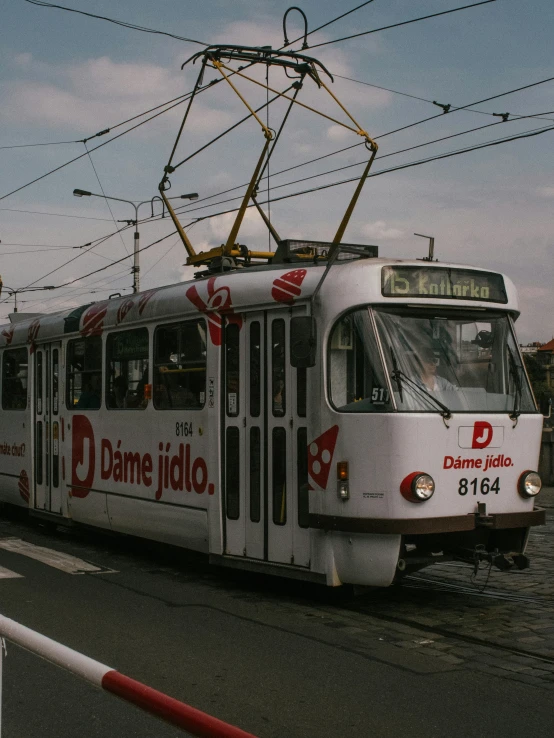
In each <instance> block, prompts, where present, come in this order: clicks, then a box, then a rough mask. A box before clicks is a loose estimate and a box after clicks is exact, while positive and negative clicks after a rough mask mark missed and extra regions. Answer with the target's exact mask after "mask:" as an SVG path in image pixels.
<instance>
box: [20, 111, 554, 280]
mask: <svg viewBox="0 0 554 738" xmlns="http://www.w3.org/2000/svg"><path fill="white" fill-rule="evenodd" d="M549 131H554V126H544V127H541V128H538V129H532V130H530V131H527V132H524V133H519V134H516V135H513V136H508V137H503V138H500V139H494V140H492V141H488V142H485V143H481V144H476V145H473V146H469V147H465V148H462V149H455V150H453V151H450V152H445V153H443V154H436V155H434V156H430V157H427V158H425V159H420V160H416V161H413V162H407V163H405V164H399V165H397V166H395V167H390V168H389V169H383V170H379V171H377V172H372V173H370V174H369V175H368V178H369V177H379V176H382V175H384V174H390V173H392V172H397V171H401V170H403V169H409V168H412V167H416V166H421V165H423V164H428V163H430V162H433V161H439V160H442V159H447V158H450V157H453V156H459V155H462V154H467V153H471V152H473V151H478V150H481V149H485V148H489V147H492V146H499V145H502V144H505V143H511V142H513V141H517V140H521V139H526V138H532V137H535V136H539V135H542V134H543V133H547V132H549ZM357 180H358V177H350V178H348V179H344V180H339V181H336V182H330V183H328V184H323V185H319V186H318V187H313V188H310V189H308V190H302V191H299V192H292V193H289V194H286V195H281V196H280V197H276V198H272V202H274V203H275V202H280V201H283V200H288V199H291V198H294V197H300V196H301V195H306V194H310V193H314V192H320V191H321V190H325V189H330V188H332V187H338V186H341V185H343V184H347V183H349V182H355V181H357ZM260 204H262V205H264V204H266V203H265V202H262V203H260ZM248 207H253V205H249V206H248ZM236 210H237V208H232V209H230V210H224V211H221V212H218V213H211V214H209V215H206V216H201V217H199V218H196V219H195V220H194V221H192V222H191V223H189V224H187V226H185V227H190V226H192V225H193V224H194V225H196V224H197V223H200V222H202V221H205V220H209V219H211V218H215V217H219V216H221V215H226V214H228V213H232V212H236ZM176 233H177V231H172V232H171V233H168V234H167V235H166V236H163V237H162V238H159V239H157V240H156V241H153V242H152V243H150V244H147V245H146V246H143V247H141V248H140V249H139V251H146V250H147V249H150V248H152V247H153V246H156V245H157V244H159V243H161V242H162V241H164V240H166V239H167V238H170V237H171V236H173V235H175V234H176ZM125 258H126V257H124V258H123V259H118V260H117V261H114V262H113V263H112V264H108V265H107V266H105V267H101V268H100V269H95V270H93V271H92V272H89V273H87V274H85V275H82V276H80V277H76V278H75V279H73V280H69V281H67V282H64V283H62V284H60V285H57V286H56V287H55V289H61V288H63V287H67V286H69V285H71V284H75V282H78V281H81V280H83V279H87V278H88V277H90V276H92V275H94V274H99V273H100V272H103V271H105V270H106V269H110V268H111V267H113V266H115V264H117V263H121V262H122V261H124V260H125ZM47 276H49V274H48V275H44V276H43V277H41V278H40V279H44V278H46V277H47ZM36 281H39V280H36ZM32 284H35V282H33V283H32ZM29 286H32V285H29Z"/></svg>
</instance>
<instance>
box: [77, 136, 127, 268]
mask: <svg viewBox="0 0 554 738" xmlns="http://www.w3.org/2000/svg"><path fill="white" fill-rule="evenodd" d="M83 143H84V146H85V150H86V152H87V154H88V158H89V160H90V165H91V167H92V170H93V172H94V174H95V176H96V180H97V182H98V185H99V187H100V191H101V192H102V195H103V196H104V200H105V202H106V205H107V206H108V210H109V211H110V215H111V216H112V220H113V222H114V225H115V227H116V229H117V232H118V234H119V238H120V240H121V243H122V244H123V248H124V250H125V253H126V254H127V256H129V257H130V254H129V250H128V248H127V246H126V245H125V241H124V240H123V236H122V235H121V231H120V230H119V229H118V225H117V221H116V219H115V216H114V214H113V211H112V208H111V206H110V202H109V200H108V198H107V197H106V193H105V192H104V188H103V186H102V182H101V181H100V177H99V176H98V172H97V171H96V167H95V166H94V162H93V161H92V156H91V155H90V151H89V150H88V146H87V144H86V142H83Z"/></svg>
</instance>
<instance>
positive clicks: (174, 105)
mask: <svg viewBox="0 0 554 738" xmlns="http://www.w3.org/2000/svg"><path fill="white" fill-rule="evenodd" d="M28 1H29V0H28ZM186 97H188V95H187V96H186ZM186 97H185V98H184V99H182V100H179V102H176V103H174V104H173V105H170V106H169V107H168V108H165V110H161V111H160V112H159V113H156V114H155V115H152V116H151V117H150V118H147V119H146V120H143V121H141V122H140V123H137V124H136V125H134V126H131V128H127V129H126V130H125V131H122V132H121V133H118V134H117V135H116V136H112V138H109V139H108V140H107V141H103V142H102V143H101V144H98V146H95V147H94V148H93V149H90V151H91V152H92V151H97V150H98V149H100V148H102V146H107V145H108V144H110V143H113V141H115V140H117V139H118V138H121V137H122V136H125V135H126V134H127V133H130V132H131V131H134V130H136V129H137V128H139V127H140V126H143V125H145V124H146V123H149V122H150V121H152V120H154V118H158V117H159V116H160V115H163V114H164V113H167V112H168V111H169V110H172V109H173V108H175V107H177V106H178V105H181V104H182V103H183V102H185V100H186ZM84 156H87V152H85V153H84V154H79V156H76V157H74V158H73V159H70V160H69V161H66V162H65V163H64V164H60V166H59V167H55V168H54V169H51V170H50V171H49V172H46V173H45V174H41V175H40V177H36V178H35V179H33V180H31V181H30V182H27V183H26V184H24V185H21V186H20V187H17V188H16V189H15V190H12V191H11V192H7V193H6V194H5V195H2V196H0V201H1V200H5V199H6V198H7V197H10V196H11V195H14V194H15V193H16V192H20V191H21V190H24V189H25V188H26V187H30V185H32V184H35V182H39V181H40V180H41V179H44V178H45V177H49V176H50V175H51V174H54V173H55V172H59V171H60V169H63V168H64V167H67V166H69V164H73V162H76V161H78V160H79V159H82V158H83V157H84Z"/></svg>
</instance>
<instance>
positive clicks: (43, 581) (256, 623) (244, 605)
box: [0, 496, 554, 738]
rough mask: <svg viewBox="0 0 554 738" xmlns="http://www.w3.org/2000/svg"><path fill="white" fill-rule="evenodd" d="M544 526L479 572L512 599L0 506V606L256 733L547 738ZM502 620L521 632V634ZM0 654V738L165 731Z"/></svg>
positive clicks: (550, 721)
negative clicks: (223, 550) (279, 574)
mask: <svg viewBox="0 0 554 738" xmlns="http://www.w3.org/2000/svg"><path fill="white" fill-rule="evenodd" d="M547 499H549V498H548V496H547ZM552 504H553V505H554V502H553V503H552ZM553 513H554V511H553ZM553 517H554V514H553ZM551 534H552V535H554V528H552V527H547V528H546V529H541V531H540V532H537V533H536V536H535V539H533V540H532V542H531V545H530V548H534V549H536V553H537V559H538V561H539V566H538V567H535V568H534V569H532V570H529V572H517V574H516V573H515V572H506V573H502V575H501V576H497V575H496V574H493V575H491V578H490V581H489V582H488V584H487V591H490V592H492V593H493V594H494V592H497V593H502V595H503V596H504V595H505V594H506V593H507V592H510V593H512V594H513V593H516V594H517V593H520V592H525V594H526V597H527V600H528V601H526V602H524V603H522V602H521V601H517V600H516V601H507V600H506V599H505V598H504V599H501V600H498V599H495V598H494V597H492V598H490V599H487V598H485V597H483V596H482V595H478V593H477V590H475V593H474V594H473V593H471V592H470V593H469V594H468V593H466V592H461V593H459V592H456V591H448V590H447V591H444V590H441V589H439V588H437V585H436V583H437V582H438V583H439V584H440V583H442V584H444V583H445V582H446V583H449V584H450V586H455V585H456V583H460V581H463V582H464V583H467V582H468V581H469V579H468V573H467V570H466V569H464V570H463V571H462V570H461V569H460V568H456V567H452V568H451V569H448V568H446V569H443V570H441V569H439V568H437V571H435V570H434V569H430V570H425V572H431V574H429V575H427V574H425V572H422V575H423V574H425V576H424V579H423V580H421V581H420V582H419V587H418V588H417V589H416V588H414V586H413V582H412V585H411V586H408V587H402V588H395V589H393V590H387V591H377V592H376V591H373V592H369V593H366V594H362V595H359V596H358V597H356V598H355V599H349V598H347V597H344V596H341V595H340V594H337V593H336V592H329V591H327V590H324V589H322V588H318V587H315V586H311V585H309V586H308V585H305V584H299V583H291V582H286V581H282V580H276V579H274V578H271V577H261V576H252V575H249V574H242V573H235V572H231V571H227V570H219V569H215V568H212V567H209V566H208V564H207V562H206V559H204V558H203V557H200V556H196V555H190V554H187V553H185V552H181V551H178V550H176V549H173V548H164V547H159V546H155V545H152V544H149V543H148V542H141V541H136V540H131V539H125V538H119V539H118V538H112V537H107V536H101V535H97V534H92V533H89V532H86V531H82V530H74V529H72V530H68V531H64V530H61V529H58V530H57V531H56V532H55V533H50V532H48V531H47V530H45V529H44V528H40V527H37V526H36V525H30V524H29V523H27V522H25V521H21V520H18V519H12V518H9V517H2V518H0V566H1V567H5V568H6V569H7V570H9V571H11V572H14V573H17V574H19V575H20V577H18V578H5V579H0V602H1V606H0V613H1V614H3V615H5V616H7V617H10V618H13V619H14V620H16V621H18V622H20V623H22V624H24V625H26V626H28V627H30V628H32V629H34V630H37V631H39V632H41V633H43V634H45V635H47V636H49V637H51V638H54V639H55V640H57V641H59V642H61V643H63V644H65V645H67V646H70V647H71V648H74V649H76V650H78V651H80V652H82V653H84V654H86V655H87V656H90V657H92V658H94V659H97V660H99V661H101V662H102V663H105V664H108V665H110V666H112V667H114V668H116V669H118V670H119V671H121V672H123V673H124V674H127V675H128V676H131V677H133V678H135V679H138V680H140V681H143V682H145V683H146V684H148V685H150V686H152V687H154V688H156V689H159V690H161V691H162V692H165V693H167V694H169V695H171V696H173V697H176V698H178V699H180V700H183V701H184V702H187V703H188V704H191V705H193V706H194V707H197V708H198V709H201V710H204V711H206V712H208V713H210V714H212V715H215V716H216V717H218V718H220V719H222V720H225V721H228V722H230V723H233V724H235V725H238V726H240V727H241V728H243V729H245V730H247V731H250V732H251V733H253V734H255V735H258V736H260V738H312V737H313V738H316V737H317V738H327V736H329V738H331V737H333V738H337V737H341V736H345V737H346V736H356V737H364V738H365V736H367V737H368V738H369V737H371V738H373V737H374V736H375V737H381V736H395V737H397V736H409V737H410V738H419V737H420V736H421V738H435V737H436V738H439V737H440V738H442V737H443V736H445V735H448V736H449V738H458V736H459V737H460V738H462V737H463V738H471V737H473V736H475V737H477V736H487V738H491V737H494V736H502V738H511V737H512V736H513V737H514V738H515V737H516V736H517V738H520V736H521V735H523V734H525V735H533V737H534V738H540V737H541V736H552V735H553V734H554V710H553V709H552V694H553V691H554V650H553V651H552V653H550V648H551V645H550V638H553V639H554V592H553V591H552V589H553V585H552V584H551V582H554V577H552V574H554V571H552V569H554V561H553V559H554V555H553V556H552V557H551V556H549V555H545V554H546V553H548V554H549V553H550V552H552V553H553V554H554V552H553V551H552V544H551V543H550V541H551V540H552V535H551ZM12 539H17V540H23V541H26V542H28V543H32V544H35V545H38V546H41V547H45V548H47V549H49V550H50V551H53V552H59V553H65V554H71V555H72V556H75V557H78V558H79V559H82V560H84V561H87V562H90V563H92V564H95V565H96V566H98V567H99V568H100V571H97V572H92V573H78V574H71V573H67V572H66V571H62V570H60V569H56V568H54V567H53V566H52V565H50V564H46V563H42V562H39V561H36V560H34V559H31V558H29V557H28V556H27V555H23V554H22V553H15V552H14V551H13V550H6V548H2V546H3V545H8V547H9V546H10V544H9V541H10V540H12ZM6 541H8V543H7V544H6ZM12 548H13V546H12ZM498 574H499V575H500V572H499V573H498ZM429 579H431V580H432V582H433V581H434V582H435V585H434V586H432V585H430V584H429ZM547 580H549V584H548V586H549V587H550V591H546V590H544V587H543V585H545V582H547ZM422 586H423V588H422ZM537 598H538V599H537ZM499 602H500V604H499ZM499 608H500V609H499ZM521 613H523V614H522V616H521V617H520V620H518V617H519V614H521ZM520 621H521V623H525V624H526V625H521V627H527V625H529V624H530V625H533V624H537V623H538V625H539V629H533V628H530V629H529V628H528V629H527V630H528V632H527V633H524V631H522V630H521V629H519V630H518V625H519V624H520ZM541 627H542V631H541V630H540V628H541ZM510 628H512V630H510ZM514 628H515V630H514ZM549 628H550V629H551V630H549ZM448 633H451V634H452V635H449V634H448ZM525 638H527V640H524V639H525ZM530 639H531V640H530ZM533 639H535V640H533ZM536 639H538V641H537V640H536ZM475 641H476V642H475ZM480 642H481V645H480ZM514 646H515V647H514ZM552 648H554V644H553V645H552ZM7 649H8V653H7V657H6V658H5V661H4V680H3V681H4V683H3V705H2V738H35V737H36V738H38V737H39V736H40V738H70V737H71V738H93V737H96V736H110V737H111V736H118V738H127V737H131V736H137V738H138V737H140V738H143V737H144V738H146V737H147V736H148V737H149V738H150V737H151V736H159V738H166V737H169V736H181V735H183V733H182V732H180V731H178V730H177V729H175V728H172V727H170V726H167V725H165V724H164V723H161V722H160V721H158V720H156V719H155V718H152V717H149V716H148V715H145V714H144V713H142V712H141V711H139V710H138V709H137V708H135V707H133V706H130V705H127V704H126V703H124V702H122V701H120V700H118V699H116V698H114V697H112V696H111V695H109V694H107V693H105V692H102V691H99V690H96V689H95V688H93V687H92V686H89V685H88V684H86V683H85V682H83V681H81V680H79V679H78V678H76V677H73V676H72V675H70V674H68V673H67V672H64V671H62V670H61V669H59V668H57V667H54V666H52V665H50V664H48V663H46V662H45V661H43V660H41V659H39V658H37V657H35V656H33V655H31V654H29V653H27V652H25V651H23V650H22V649H20V648H19V647H17V646H14V645H12V644H10V643H8V644H7Z"/></svg>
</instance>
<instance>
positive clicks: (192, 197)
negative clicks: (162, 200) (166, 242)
mask: <svg viewBox="0 0 554 738" xmlns="http://www.w3.org/2000/svg"><path fill="white" fill-rule="evenodd" d="M73 194H74V195H75V197H101V198H103V199H104V200H116V201H117V202H126V203H127V204H129V205H131V206H132V207H133V208H134V209H135V218H134V220H130V221H127V223H128V224H129V225H134V226H135V234H134V248H133V269H132V274H133V292H134V293H135V292H138V291H139V290H140V279H139V272H140V267H139V251H140V249H139V239H140V236H139V230H138V211H139V208H140V207H141V205H147V204H148V203H151V204H152V206H153V203H152V200H153V199H154V198H152V200H143V201H142V202H139V203H135V202H133V201H132V200H123V199H122V198H121V197H111V196H108V195H98V194H96V193H95V192H88V191H87V190H73ZM197 197H198V193H197V192H191V193H189V194H188V195H179V196H178V197H172V198H171V199H172V200H196V198H197Z"/></svg>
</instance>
